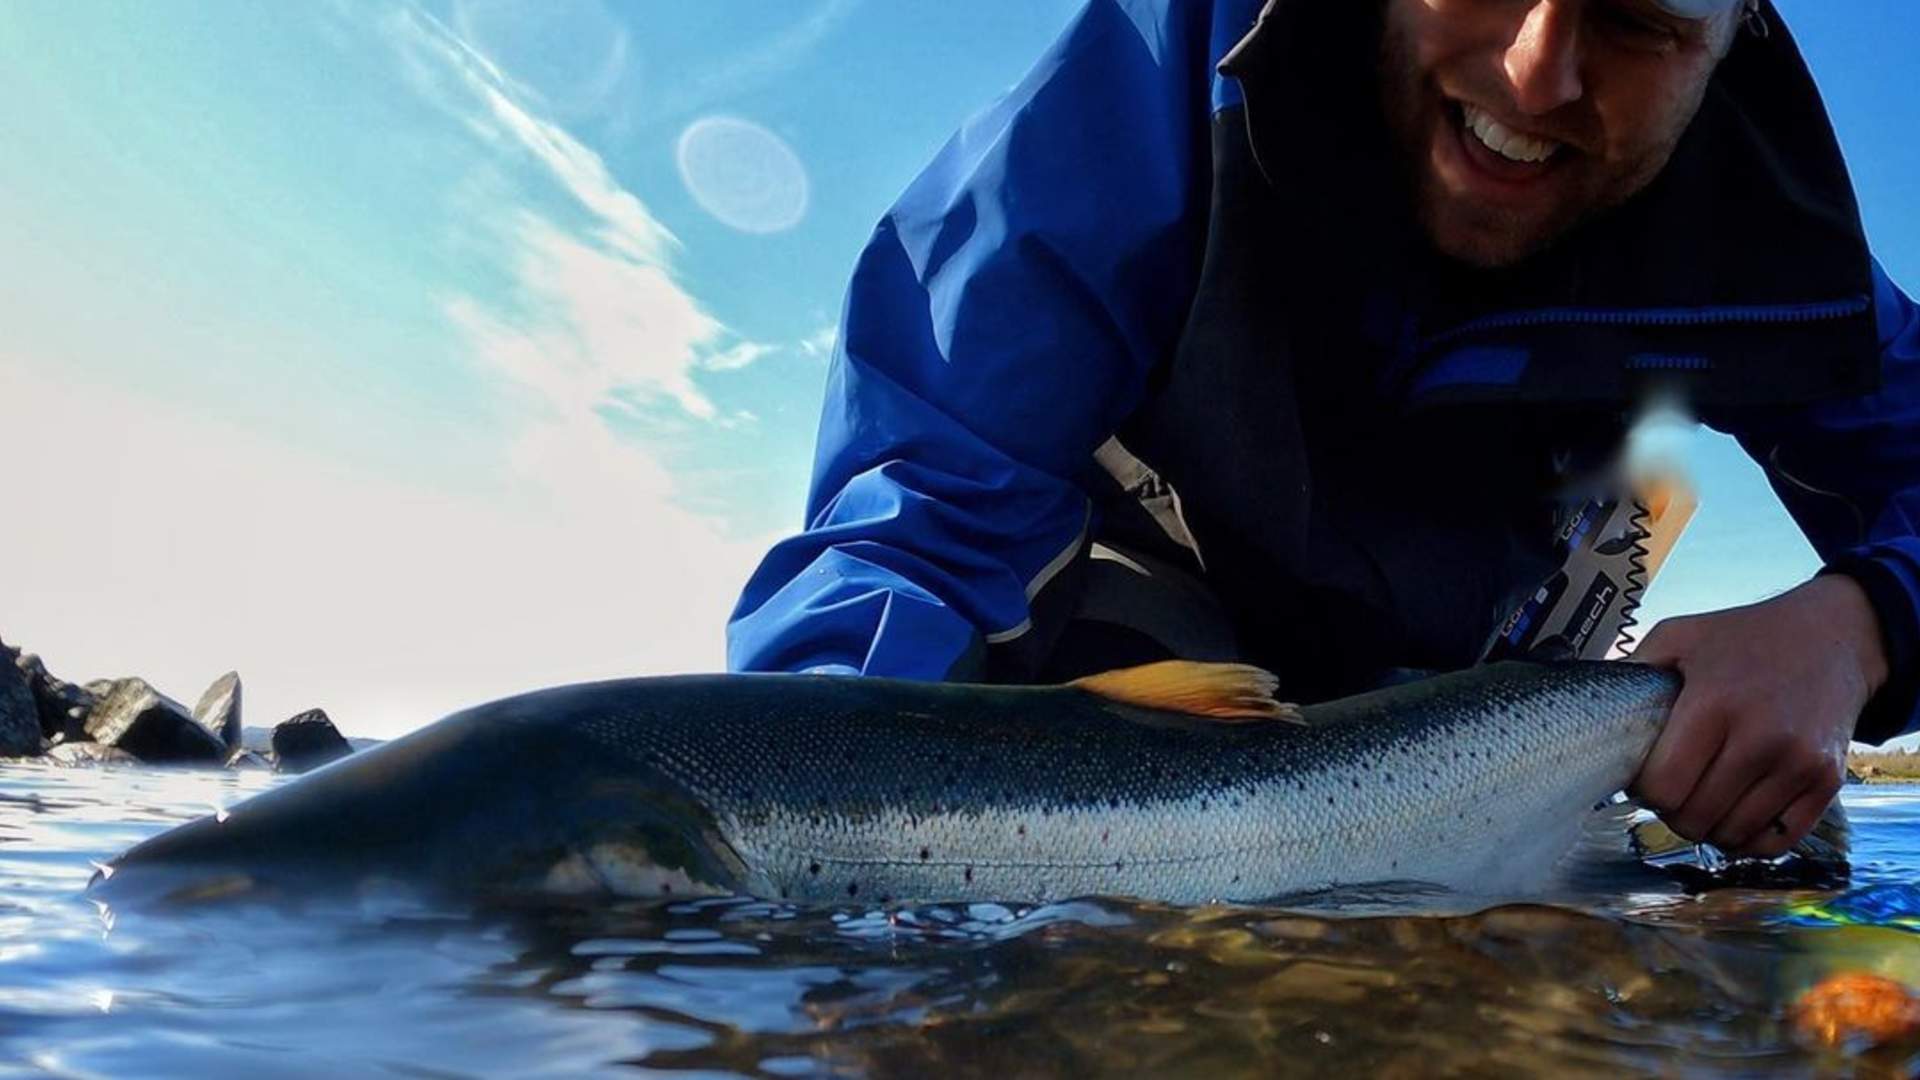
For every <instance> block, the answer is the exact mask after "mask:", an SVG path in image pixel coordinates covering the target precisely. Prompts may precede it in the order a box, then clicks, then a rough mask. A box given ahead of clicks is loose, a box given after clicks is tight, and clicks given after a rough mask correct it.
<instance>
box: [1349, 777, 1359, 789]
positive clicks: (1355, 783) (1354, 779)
mask: <svg viewBox="0 0 1920 1080" xmlns="http://www.w3.org/2000/svg"><path fill="white" fill-rule="evenodd" d="M1347 783H1349V784H1352V785H1353V790H1355V791H1359V790H1360V778H1359V777H1357V776H1354V777H1349V778H1348V780H1347Z"/></svg>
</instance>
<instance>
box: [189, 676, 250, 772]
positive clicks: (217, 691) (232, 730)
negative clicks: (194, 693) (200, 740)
mask: <svg viewBox="0 0 1920 1080" xmlns="http://www.w3.org/2000/svg"><path fill="white" fill-rule="evenodd" d="M193 719H194V722H195V723H197V724H199V725H200V726H201V727H203V728H206V729H207V730H208V731H210V732H212V733H213V734H214V736H215V737H216V738H218V739H219V740H220V742H221V743H222V744H223V745H225V746H226V748H227V750H228V752H232V751H234V750H238V749H239V748H240V673H239V672H237V671H229V672H227V673H226V674H225V675H222V676H220V677H219V678H217V679H215V680H213V685H212V686H209V687H207V692H206V693H204V694H201V695H200V703H199V704H198V705H195V706H194V707H193Z"/></svg>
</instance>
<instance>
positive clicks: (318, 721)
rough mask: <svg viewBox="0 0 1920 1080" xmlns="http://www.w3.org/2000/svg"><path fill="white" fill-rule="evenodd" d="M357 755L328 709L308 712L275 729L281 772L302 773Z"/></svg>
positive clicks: (274, 738) (277, 757)
mask: <svg viewBox="0 0 1920 1080" xmlns="http://www.w3.org/2000/svg"><path fill="white" fill-rule="evenodd" d="M351 753H353V747H352V746H351V745H349V744H348V742H347V740H346V738H345V737H344V736H342V735H341V734H340V730H339V729H338V728H336V727H334V726H333V721H332V720H329V719H328V718H327V714H326V710H324V709H308V710H307V711H306V712H303V713H301V714H300V715H299V716H296V717H294V718H293V719H291V720H288V721H286V722H285V723H283V724H281V725H280V726H279V727H276V728H274V729H273V756H274V760H275V761H276V762H277V763H278V766H279V769H280V771H281V772H292V773H302V772H306V771H307V770H309V769H317V768H319V767H320V766H322V765H325V764H326V763H327V762H329V761H333V760H336V759H338V758H343V757H346V756H347V755H348V754H351Z"/></svg>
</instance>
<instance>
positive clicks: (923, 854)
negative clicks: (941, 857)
mask: <svg viewBox="0 0 1920 1080" xmlns="http://www.w3.org/2000/svg"><path fill="white" fill-rule="evenodd" d="M931 858H933V852H931V851H928V850H927V849H926V848H921V849H920V861H921V862H926V861H927V860H928V859H931Z"/></svg>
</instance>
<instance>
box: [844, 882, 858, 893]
mask: <svg viewBox="0 0 1920 1080" xmlns="http://www.w3.org/2000/svg"><path fill="white" fill-rule="evenodd" d="M847 895H848V896H859V895H860V883H859V882H857V881H849V882H847Z"/></svg>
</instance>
